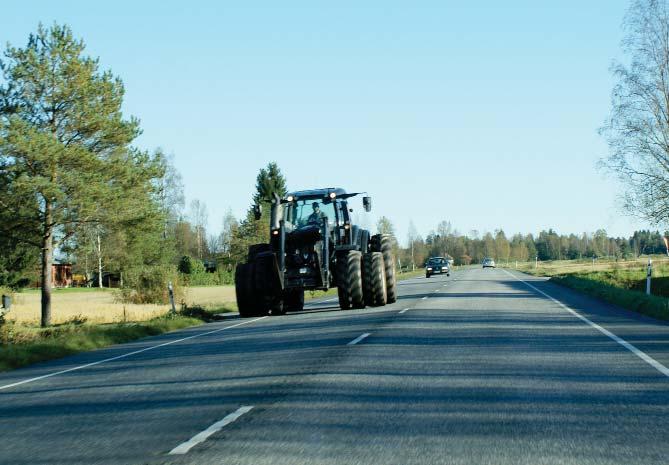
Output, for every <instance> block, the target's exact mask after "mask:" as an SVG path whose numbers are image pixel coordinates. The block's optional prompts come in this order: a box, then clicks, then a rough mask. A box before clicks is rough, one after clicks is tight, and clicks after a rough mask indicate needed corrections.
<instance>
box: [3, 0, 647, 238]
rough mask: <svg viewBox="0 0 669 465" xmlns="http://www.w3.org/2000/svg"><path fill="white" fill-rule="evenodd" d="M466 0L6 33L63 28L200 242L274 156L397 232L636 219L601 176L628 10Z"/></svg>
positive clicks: (618, 0)
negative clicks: (364, 202)
mask: <svg viewBox="0 0 669 465" xmlns="http://www.w3.org/2000/svg"><path fill="white" fill-rule="evenodd" d="M468 3H472V2H454V1H453V2H451V1H413V2H406V1H405V2H394V1H389V0H384V1H367V2H359V1H339V2H314V1H313V0H312V1H300V2H298V1H285V2H256V1H245V2H226V1H221V2H196V1H193V2H183V1H179V2H173V1H161V2H143V1H137V0H135V1H132V2H128V1H116V2H112V3H108V2H103V3H99V4H98V3H96V2H89V1H77V2H75V1H61V2H50V1H48V2H47V1H36V2H32V3H31V4H30V5H29V6H28V5H27V4H25V3H21V2H7V3H5V4H4V5H3V6H2V16H1V17H0V41H2V42H10V43H11V44H13V45H24V44H25V42H26V40H27V36H28V34H29V33H30V32H31V31H34V30H35V29H36V27H37V24H38V22H40V21H41V22H43V23H45V24H51V23H53V22H54V21H57V22H59V23H67V24H69V25H70V26H71V27H72V28H73V30H74V32H75V35H77V36H79V37H82V38H84V40H85V41H86V44H87V47H88V48H87V50H88V53H89V54H91V55H93V56H99V57H100V61H101V64H102V67H103V68H110V69H112V71H113V72H114V73H115V74H117V75H119V76H120V77H121V78H122V79H123V81H124V83H125V86H126V91H127V94H126V103H125V111H126V112H127V113H128V114H132V115H135V116H137V117H139V118H140V119H141V121H142V128H143V129H144V134H143V135H142V136H141V137H140V138H139V139H138V141H137V144H138V145H139V146H140V147H142V148H146V149H153V148H155V147H158V146H160V147H163V148H164V149H165V150H166V151H167V152H172V153H174V154H175V157H176V165H177V167H178V169H179V170H180V171H181V173H182V174H183V178H184V183H185V187H186V195H187V198H188V200H189V201H190V200H192V199H195V198H197V199H200V200H202V201H204V202H206V204H207V207H208V210H209V220H210V229H211V230H212V231H211V232H217V231H218V230H219V229H220V224H221V220H222V217H223V215H224V213H225V212H226V211H227V209H229V208H230V209H232V211H233V213H234V214H235V215H236V216H238V217H239V216H241V215H243V214H244V212H245V210H246V209H247V208H248V206H249V203H250V199H251V195H252V192H253V189H254V182H255V176H256V174H257V172H258V170H259V169H260V168H261V167H263V166H264V165H266V164H267V163H268V162H270V161H277V162H278V163H279V166H280V167H281V169H282V170H283V171H284V173H285V175H286V177H287V179H288V183H289V187H290V188H291V189H301V188H309V187H316V186H319V187H320V186H341V187H344V188H347V189H349V190H366V191H368V192H369V193H370V194H372V195H373V197H374V209H375V214H376V215H386V216H388V217H390V218H391V219H392V220H393V222H394V223H395V226H396V228H397V231H398V233H399V236H400V237H401V238H404V237H405V235H406V231H407V228H408V225H409V221H410V220H413V222H414V223H415V225H416V228H417V229H418V231H419V232H420V233H421V234H423V235H425V234H426V233H428V232H429V230H430V229H433V228H435V227H436V225H437V223H438V222H439V221H441V220H448V221H450V222H451V223H452V224H453V226H454V227H456V228H458V229H459V230H460V231H463V232H468V231H470V230H472V229H476V230H479V231H481V232H483V231H486V230H488V231H492V230H494V229H497V228H503V229H504V230H505V231H506V232H507V234H509V235H510V234H512V233H515V232H533V233H536V232H538V231H539V230H541V229H544V228H549V227H553V228H555V229H557V230H558V231H559V232H561V233H569V232H577V233H579V232H583V231H594V230H596V229H598V228H605V229H606V230H607V231H608V232H609V233H611V234H616V235H628V234H629V233H631V231H633V230H634V229H635V228H640V227H646V226H647V225H645V224H643V223H641V222H640V221H638V220H634V219H631V218H628V217H625V216H623V215H622V214H621V213H620V211H619V209H618V208H617V202H616V196H617V195H618V194H619V192H620V187H619V186H617V185H616V183H615V182H614V181H613V180H612V179H607V178H605V177H604V176H603V174H602V173H601V172H600V171H598V170H597V168H596V163H597V160H598V159H599V158H600V157H602V156H603V155H605V154H606V152H607V147H606V144H605V143H604V141H603V140H602V139H601V137H600V136H599V135H598V134H597V128H598V127H600V126H601V125H602V123H603V121H604V119H605V118H606V116H607V113H608V111H609V102H610V99H609V96H610V90H611V87H612V84H613V80H612V78H611V75H610V73H609V66H610V63H611V60H612V59H613V58H616V57H620V47H619V43H620V40H621V38H622V30H621V27H620V25H621V21H622V18H623V15H624V13H625V11H626V9H627V8H628V5H629V2H628V1H627V0H625V1H623V0H606V1H604V0H597V1H595V0H592V1H588V2H582V1H575V0H565V1H562V2H550V5H548V2H537V1H508V2H498V1H487V2H485V1H481V2H476V4H477V6H464V5H465V4H468ZM360 5H364V6H360Z"/></svg>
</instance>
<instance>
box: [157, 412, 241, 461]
mask: <svg viewBox="0 0 669 465" xmlns="http://www.w3.org/2000/svg"><path fill="white" fill-rule="evenodd" d="M252 408H253V407H252V406H245V407H240V408H239V409H237V411H235V412H233V413H231V414H230V415H228V416H227V417H225V418H223V419H222V420H221V421H217V422H216V423H214V424H213V425H211V426H210V427H209V428H207V429H206V430H204V431H202V432H201V433H198V434H196V435H195V436H193V437H192V438H190V439H189V440H188V441H186V442H184V443H183V444H179V445H178V446H177V447H175V448H174V449H172V450H171V451H170V453H169V455H183V454H186V453H188V451H189V450H191V449H192V448H193V447H195V446H197V445H198V444H200V443H201V442H204V441H206V440H207V438H208V437H209V436H211V435H212V434H214V433H217V432H218V431H220V430H221V429H223V427H224V426H226V425H229V424H230V423H232V422H233V421H235V420H236V419H237V418H239V417H241V416H242V415H244V414H245V413H247V412H249V411H250V410H251V409H252Z"/></svg>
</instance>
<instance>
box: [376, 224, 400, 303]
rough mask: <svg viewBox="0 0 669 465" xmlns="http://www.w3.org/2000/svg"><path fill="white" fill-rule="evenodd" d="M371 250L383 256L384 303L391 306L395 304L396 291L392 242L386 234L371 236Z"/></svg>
mask: <svg viewBox="0 0 669 465" xmlns="http://www.w3.org/2000/svg"><path fill="white" fill-rule="evenodd" d="M371 245H372V250H373V251H374V252H381V253H382V254H383V264H384V267H385V271H386V293H387V299H386V302H387V303H389V304H393V303H395V302H397V289H396V284H395V257H394V256H393V241H392V238H391V237H390V236H389V235H388V234H376V235H374V236H372V241H371Z"/></svg>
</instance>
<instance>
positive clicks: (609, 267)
mask: <svg viewBox="0 0 669 465" xmlns="http://www.w3.org/2000/svg"><path fill="white" fill-rule="evenodd" d="M651 259H652V261H653V268H654V270H658V271H659V270H663V269H664V268H666V267H668V266H669V257H667V256H666V255H654V256H651ZM647 264H648V257H647V256H644V257H640V258H638V259H630V260H617V261H616V260H612V259H598V260H595V262H594V263H593V261H592V260H587V259H586V260H554V261H548V262H539V263H538V267H536V268H535V263H534V262H533V261H532V262H524V263H518V267H517V268H516V269H518V270H519V271H524V272H526V273H529V274H533V275H536V276H555V275H562V274H571V273H590V272H597V271H613V270H641V271H644V270H645V269H646V265H647ZM498 265H499V266H504V267H505V268H509V269H514V268H515V263H514V262H509V264H508V265H506V264H501V263H499V264H498Z"/></svg>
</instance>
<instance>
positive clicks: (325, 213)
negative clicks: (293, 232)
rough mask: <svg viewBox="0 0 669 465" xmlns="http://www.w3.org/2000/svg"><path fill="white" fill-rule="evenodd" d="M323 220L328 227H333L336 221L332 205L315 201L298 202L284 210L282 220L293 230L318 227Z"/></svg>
mask: <svg viewBox="0 0 669 465" xmlns="http://www.w3.org/2000/svg"><path fill="white" fill-rule="evenodd" d="M323 218H327V220H328V224H329V225H330V227H331V228H332V227H334V225H335V221H336V215H335V209H334V204H333V203H332V202H327V203H326V202H319V201H317V200H298V201H297V202H293V203H291V204H290V207H288V208H286V209H284V219H285V220H286V222H288V223H291V224H292V225H293V227H295V228H303V227H305V226H310V225H314V226H320V225H321V224H323Z"/></svg>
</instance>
